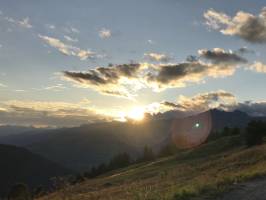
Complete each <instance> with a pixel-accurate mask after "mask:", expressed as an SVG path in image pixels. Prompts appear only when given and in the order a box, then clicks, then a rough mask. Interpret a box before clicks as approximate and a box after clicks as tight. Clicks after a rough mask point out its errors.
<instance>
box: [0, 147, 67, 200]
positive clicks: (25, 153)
mask: <svg viewBox="0 0 266 200" xmlns="http://www.w3.org/2000/svg"><path fill="white" fill-rule="evenodd" d="M0 158H1V159H0V177H1V178H0V195H3V194H6V193H7V192H8V190H9V188H10V187H11V186H12V185H13V184H14V183H16V182H23V183H26V184H28V185H30V186H31V187H37V186H39V185H43V186H47V185H48V184H49V179H50V178H51V177H54V176H63V175H67V174H70V173H72V171H70V170H68V169H66V168H64V167H61V166H60V165H58V164H56V163H54V162H52V161H49V160H47V159H45V158H43V157H41V156H39V155H37V154H33V153H31V152H30V151H29V150H27V149H25V148H21V147H15V146H10V145H0Z"/></svg>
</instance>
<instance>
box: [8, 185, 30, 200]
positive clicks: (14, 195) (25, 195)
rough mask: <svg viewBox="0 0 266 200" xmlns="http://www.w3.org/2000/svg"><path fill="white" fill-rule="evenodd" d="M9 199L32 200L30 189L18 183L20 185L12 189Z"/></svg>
mask: <svg viewBox="0 0 266 200" xmlns="http://www.w3.org/2000/svg"><path fill="white" fill-rule="evenodd" d="M7 199H8V200H32V197H31V193H30V191H29V188H28V187H27V186H26V185H25V184H23V183H18V184H15V185H14V186H13V187H12V188H11V190H10V192H9V194H8V197H7Z"/></svg>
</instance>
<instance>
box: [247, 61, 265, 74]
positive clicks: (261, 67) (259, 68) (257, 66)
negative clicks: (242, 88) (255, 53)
mask: <svg viewBox="0 0 266 200" xmlns="http://www.w3.org/2000/svg"><path fill="white" fill-rule="evenodd" d="M248 69H250V70H252V71H256V72H259V73H266V64H264V63H262V62H258V61H256V62H254V63H253V64H252V65H251V66H250V67H249V68H248Z"/></svg>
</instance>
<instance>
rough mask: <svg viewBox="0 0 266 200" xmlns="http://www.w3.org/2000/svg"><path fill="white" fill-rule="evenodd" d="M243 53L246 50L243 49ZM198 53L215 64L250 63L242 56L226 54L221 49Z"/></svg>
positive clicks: (230, 52) (203, 50) (202, 50)
mask: <svg viewBox="0 0 266 200" xmlns="http://www.w3.org/2000/svg"><path fill="white" fill-rule="evenodd" d="M242 51H244V49H242ZM198 53H199V56H200V57H202V58H204V59H206V60H210V61H211V62H212V63H214V64H222V65H227V64H229V65H230V64H240V63H247V62H248V61H247V60H246V59H245V58H243V57H241V56H240V55H238V54H236V53H234V52H232V51H229V52H226V51H225V50H223V49H221V48H214V49H213V50H208V49H201V50H199V51H198Z"/></svg>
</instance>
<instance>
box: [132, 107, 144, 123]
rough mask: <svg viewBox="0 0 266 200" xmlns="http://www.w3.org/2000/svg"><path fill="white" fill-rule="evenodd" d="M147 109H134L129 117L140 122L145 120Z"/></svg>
mask: <svg viewBox="0 0 266 200" xmlns="http://www.w3.org/2000/svg"><path fill="white" fill-rule="evenodd" d="M144 114H145V109H144V108H142V107H134V108H132V109H131V110H130V111H129V112H128V117H129V118H130V119H134V120H137V121H140V120H142V119H143V118H144Z"/></svg>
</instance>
